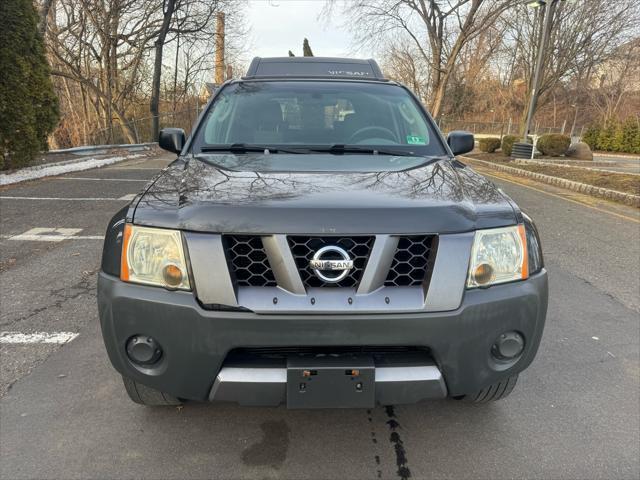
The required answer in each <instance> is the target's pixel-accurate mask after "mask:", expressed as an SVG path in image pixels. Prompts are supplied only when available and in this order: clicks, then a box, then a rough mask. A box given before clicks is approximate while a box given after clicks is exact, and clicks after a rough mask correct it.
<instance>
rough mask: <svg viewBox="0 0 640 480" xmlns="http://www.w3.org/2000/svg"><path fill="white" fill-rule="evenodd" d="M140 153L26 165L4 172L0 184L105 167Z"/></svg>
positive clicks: (0, 176)
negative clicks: (33, 165)
mask: <svg viewBox="0 0 640 480" xmlns="http://www.w3.org/2000/svg"><path fill="white" fill-rule="evenodd" d="M141 156H142V155H141V154H136V155H126V156H121V157H109V158H101V159H97V158H88V159H86V160H82V161H79V162H74V163H67V162H64V163H59V164H49V165H39V166H36V167H27V168H23V169H22V170H20V171H18V172H14V173H5V174H2V175H0V185H11V184H13V183H19V182H25V181H27V180H35V179H37V178H43V177H51V176H54V175H63V174H65V173H71V172H80V171H82V170H90V169H92V168H100V167H106V166H107V165H111V164H114V163H117V162H122V161H123V160H129V159H132V158H136V157H141Z"/></svg>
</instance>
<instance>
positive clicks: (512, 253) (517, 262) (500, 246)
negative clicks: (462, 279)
mask: <svg viewBox="0 0 640 480" xmlns="http://www.w3.org/2000/svg"><path fill="white" fill-rule="evenodd" d="M528 276H529V272H528V256H527V240H526V236H525V230H524V225H516V226H514V227H505V228H492V229H490V230H477V231H476V236H475V239H474V241H473V248H472V250H471V261H470V262H469V275H468V277H467V287H468V288H474V287H488V286H489V285H494V284H496V283H505V282H512V281H514V280H524V279H526V278H527V277H528Z"/></svg>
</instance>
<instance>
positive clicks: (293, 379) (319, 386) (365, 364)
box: [287, 355, 376, 408]
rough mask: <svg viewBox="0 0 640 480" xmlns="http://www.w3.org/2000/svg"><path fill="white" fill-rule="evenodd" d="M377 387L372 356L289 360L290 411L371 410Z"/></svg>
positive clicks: (288, 398) (293, 357)
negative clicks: (307, 409)
mask: <svg viewBox="0 0 640 480" xmlns="http://www.w3.org/2000/svg"><path fill="white" fill-rule="evenodd" d="M375 384H376V380H375V365H374V362H373V358H372V357H371V356H369V355H348V356H344V355H341V356H332V355H326V356H319V357H313V358H305V357H298V356H292V357H289V358H288V359H287V407H288V408H349V407H351V408H353V407H356V408H371V407H373V406H374V404H375V398H376V395H375Z"/></svg>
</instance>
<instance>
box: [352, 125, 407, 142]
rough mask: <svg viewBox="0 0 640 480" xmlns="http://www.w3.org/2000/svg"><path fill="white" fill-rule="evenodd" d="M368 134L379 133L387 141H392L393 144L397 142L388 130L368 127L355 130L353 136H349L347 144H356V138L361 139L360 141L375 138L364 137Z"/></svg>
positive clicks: (371, 136)
mask: <svg viewBox="0 0 640 480" xmlns="http://www.w3.org/2000/svg"><path fill="white" fill-rule="evenodd" d="M370 132H377V133H381V134H382V136H383V137H386V138H387V139H389V140H391V141H393V142H397V141H398V139H397V138H396V135H395V134H394V133H393V132H392V131H391V130H389V129H388V128H385V127H379V126H369V127H362V128H360V129H358V130H356V131H355V132H354V133H353V135H351V136H350V137H349V140H348V141H347V143H358V142H357V141H356V140H357V139H358V137H363V138H362V139H361V140H364V139H367V138H377V137H376V135H365V134H368V133H370Z"/></svg>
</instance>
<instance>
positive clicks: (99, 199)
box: [0, 193, 136, 202]
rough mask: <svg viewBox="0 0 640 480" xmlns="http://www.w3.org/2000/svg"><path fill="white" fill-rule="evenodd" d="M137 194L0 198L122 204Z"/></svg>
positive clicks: (5, 196) (2, 197)
mask: <svg viewBox="0 0 640 480" xmlns="http://www.w3.org/2000/svg"><path fill="white" fill-rule="evenodd" d="M135 196H136V194H135V193H130V194H128V195H124V196H122V197H120V198H114V197H75V198H63V197H13V196H8V195H2V196H0V200H45V201H48V202H49V201H57V200H60V201H65V202H66V201H69V202H90V201H95V202H105V201H111V202H114V201H115V202H122V201H125V200H132V199H133V197H135Z"/></svg>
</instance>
